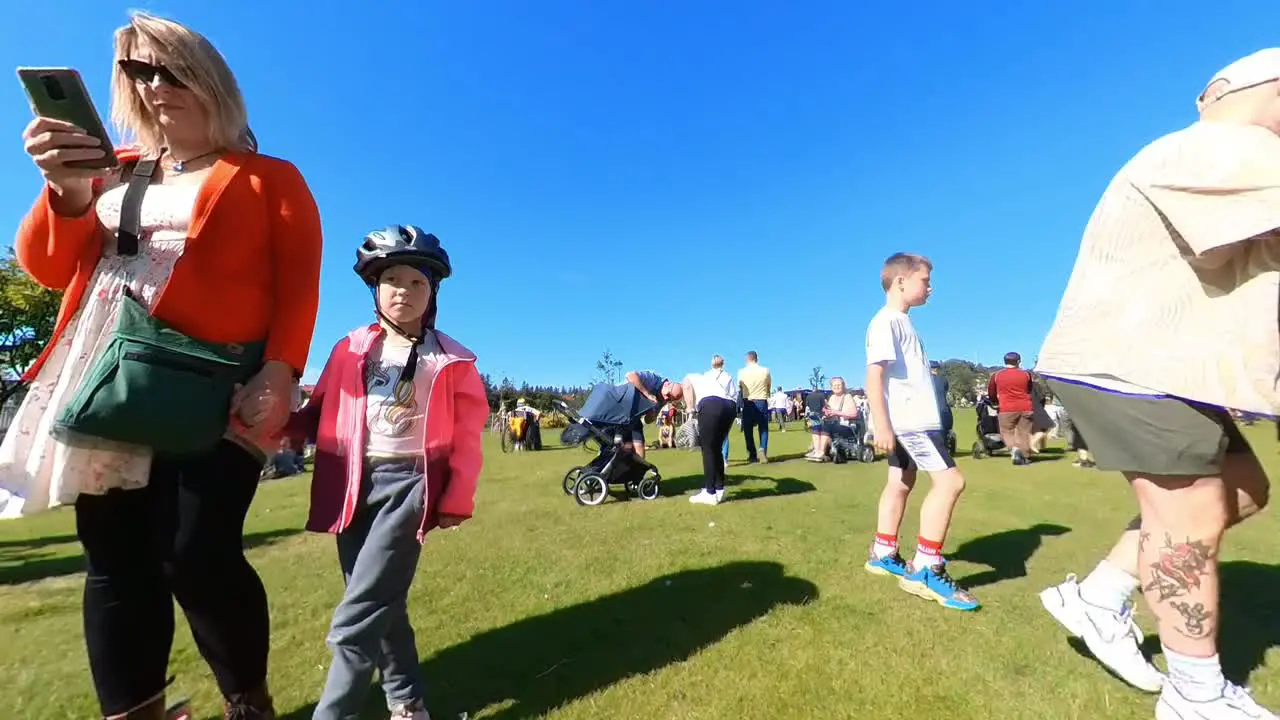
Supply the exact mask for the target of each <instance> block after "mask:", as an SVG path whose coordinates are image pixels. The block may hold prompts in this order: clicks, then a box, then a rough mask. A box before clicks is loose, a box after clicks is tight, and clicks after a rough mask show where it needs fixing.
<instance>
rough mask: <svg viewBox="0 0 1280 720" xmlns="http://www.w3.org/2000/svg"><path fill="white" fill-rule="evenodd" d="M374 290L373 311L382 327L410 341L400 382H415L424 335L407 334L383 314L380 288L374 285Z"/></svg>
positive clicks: (433, 297)
mask: <svg viewBox="0 0 1280 720" xmlns="http://www.w3.org/2000/svg"><path fill="white" fill-rule="evenodd" d="M371 289H372V290H373V310H374V312H375V313H377V315H378V319H379V320H381V321H382V323H381V324H382V325H384V326H386V327H388V328H390V329H391V331H392V332H394V333H395V334H397V335H399V336H400V337H402V338H404V339H405V340H408V341H409V357H408V358H406V359H405V361H404V370H403V371H401V373H400V382H413V376H414V373H415V372H416V371H417V369H418V345H419V344H421V343H422V335H421V334H419V335H417V336H414V335H410V334H409V333H407V332H405V331H404V329H402V328H401V327H400V326H399V325H397V324H396V323H395V321H394V320H392V319H391V318H389V317H387V314H386V313H384V312H382V306H380V305H379V304H378V286H377V285H374V286H373V287H372V288H371ZM434 302H435V296H434V294H433V295H432V303H433V304H434Z"/></svg>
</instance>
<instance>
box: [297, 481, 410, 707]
mask: <svg viewBox="0 0 1280 720" xmlns="http://www.w3.org/2000/svg"><path fill="white" fill-rule="evenodd" d="M425 493H426V489H425V487H424V477H423V474H422V463H421V461H420V460H419V461H417V462H415V461H413V460H395V461H370V462H366V463H365V470H364V477H363V478H361V482H360V497H359V499H358V501H357V504H356V512H355V517H354V518H353V519H352V521H351V525H350V526H348V527H347V529H346V530H343V531H342V532H341V533H339V534H338V562H339V563H340V564H341V565H342V577H343V580H345V581H346V586H347V589H346V592H345V593H343V595H342V601H341V602H340V603H338V608H337V609H336V610H335V611H334V613H333V623H332V625H331V627H330V628H329V637H328V638H327V642H328V644H329V647H331V648H332V649H333V662H332V663H331V664H330V665H329V678H328V680H326V681H325V685H324V692H323V693H322V694H321V696H320V702H319V704H318V705H316V709H315V714H314V715H313V716H312V717H313V720H355V719H356V718H358V717H359V716H360V710H361V709H362V708H363V707H364V700H365V693H366V692H367V691H368V688H369V683H370V682H371V681H372V680H373V671H374V670H375V669H376V670H378V674H379V675H380V677H381V680H382V690H383V692H384V693H385V694H386V696H387V706H388V708H389V709H390V708H391V707H393V706H395V705H403V704H408V703H411V702H413V701H415V700H421V699H422V697H423V688H422V671H421V669H420V668H419V666H418V647H417V642H416V639H415V638H414V634H413V627H411V626H410V625H409V614H408V608H407V601H408V597H409V586H410V585H411V584H413V576H414V573H415V572H416V571H417V568H418V556H419V555H420V554H421V553H422V545H421V544H420V543H419V542H418V527H419V525H420V523H421V522H422V513H423V512H424V511H425V505H424V503H425V502H426V494H425Z"/></svg>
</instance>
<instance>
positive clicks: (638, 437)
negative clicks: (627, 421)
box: [627, 417, 644, 445]
mask: <svg viewBox="0 0 1280 720" xmlns="http://www.w3.org/2000/svg"><path fill="white" fill-rule="evenodd" d="M627 430H629V431H630V433H631V444H632V445H634V444H636V443H639V444H641V445H644V418H643V417H638V418H636V419H634V420H632V421H631V427H629V428H627Z"/></svg>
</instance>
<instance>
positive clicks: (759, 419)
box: [742, 400, 769, 462]
mask: <svg viewBox="0 0 1280 720" xmlns="http://www.w3.org/2000/svg"><path fill="white" fill-rule="evenodd" d="M756 428H760V451H761V452H763V453H766V454H768V452H769V401H768V400H747V401H746V402H744V403H743V404H742V434H743V435H744V436H746V439H747V462H755V461H756V460H757V459H758V458H757V457H756V438H755V429H756Z"/></svg>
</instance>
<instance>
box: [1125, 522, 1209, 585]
mask: <svg viewBox="0 0 1280 720" xmlns="http://www.w3.org/2000/svg"><path fill="white" fill-rule="evenodd" d="M1156 553H1157V555H1156V561H1155V562H1153V563H1151V581H1150V582H1148V583H1147V585H1146V587H1144V588H1142V589H1143V590H1144V591H1145V592H1151V591H1152V590H1154V591H1156V592H1157V593H1158V594H1159V598H1158V599H1159V602H1164V601H1166V600H1169V599H1171V598H1176V597H1182V596H1183V595H1186V594H1188V593H1190V592H1191V591H1193V590H1198V589H1200V578H1201V577H1203V576H1204V575H1205V574H1206V573H1207V572H1208V569H1209V561H1210V560H1211V559H1213V550H1212V549H1210V547H1209V546H1208V545H1206V544H1205V543H1204V542H1203V541H1201V540H1194V541H1193V540H1191V539H1188V540H1187V541H1186V542H1181V543H1175V542H1174V541H1173V538H1172V537H1171V536H1170V535H1169V534H1168V533H1165V536H1164V545H1163V546H1162V547H1160V548H1158V549H1157V550H1156Z"/></svg>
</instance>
